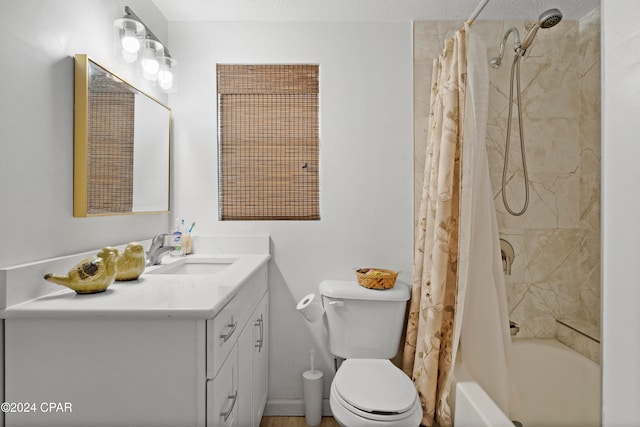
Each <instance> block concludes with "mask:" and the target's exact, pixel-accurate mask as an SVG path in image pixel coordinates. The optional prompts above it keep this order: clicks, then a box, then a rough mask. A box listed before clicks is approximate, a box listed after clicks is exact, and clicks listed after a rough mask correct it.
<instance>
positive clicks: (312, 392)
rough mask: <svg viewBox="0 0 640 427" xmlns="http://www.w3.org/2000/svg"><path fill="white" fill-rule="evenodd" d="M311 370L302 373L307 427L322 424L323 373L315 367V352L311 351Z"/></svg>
mask: <svg viewBox="0 0 640 427" xmlns="http://www.w3.org/2000/svg"><path fill="white" fill-rule="evenodd" d="M310 353H311V369H309V370H308V371H304V372H303V373H302V383H303V390H302V391H303V394H304V417H305V421H306V423H307V425H309V426H311V427H315V426H319V425H320V423H322V371H318V370H317V369H315V366H314V359H315V350H313V349H312V350H311V351H310Z"/></svg>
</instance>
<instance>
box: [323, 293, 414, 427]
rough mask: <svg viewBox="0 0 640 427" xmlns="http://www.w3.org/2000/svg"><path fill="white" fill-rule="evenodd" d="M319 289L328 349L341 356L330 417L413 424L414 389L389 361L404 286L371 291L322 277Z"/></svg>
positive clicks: (346, 423)
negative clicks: (331, 415) (323, 279)
mask: <svg viewBox="0 0 640 427" xmlns="http://www.w3.org/2000/svg"><path fill="white" fill-rule="evenodd" d="M319 288H320V289H319V290H320V294H321V295H322V305H323V308H324V310H325V326H326V331H327V338H328V344H329V351H330V352H331V354H333V355H334V356H335V357H336V358H337V359H339V360H343V362H342V364H341V365H340V367H339V368H338V370H337V372H336V375H335V376H334V379H333V382H332V383H331V391H330V393H329V404H330V406H331V412H332V413H333V417H334V418H335V420H336V421H337V422H338V424H340V425H341V426H343V427H376V426H379V427H418V426H419V425H420V422H421V421H422V407H421V405H420V399H419V397H418V392H417V391H416V388H415V386H414V385H413V382H412V381H411V379H410V378H409V377H408V376H407V375H406V374H405V373H404V372H402V371H401V370H400V369H398V368H397V367H396V366H394V365H393V364H392V363H391V362H390V361H389V359H390V358H392V357H393V356H395V354H396V353H397V352H398V348H399V344H400V338H401V335H402V326H403V323H404V319H405V317H404V314H405V310H406V306H407V301H408V300H409V297H410V289H409V286H408V285H406V284H404V283H396V284H395V286H394V287H393V288H391V289H386V290H374V289H367V288H364V287H362V286H359V285H358V283H356V282H353V281H339V280H325V281H323V282H322V283H320V287H319Z"/></svg>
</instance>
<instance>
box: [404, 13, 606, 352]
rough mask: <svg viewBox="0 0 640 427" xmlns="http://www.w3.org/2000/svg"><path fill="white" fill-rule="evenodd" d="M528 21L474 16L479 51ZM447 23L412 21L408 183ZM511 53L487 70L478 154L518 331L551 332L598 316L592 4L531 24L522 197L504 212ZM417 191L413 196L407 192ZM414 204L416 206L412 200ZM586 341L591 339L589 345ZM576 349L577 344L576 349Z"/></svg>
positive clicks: (514, 173)
mask: <svg viewBox="0 0 640 427" xmlns="http://www.w3.org/2000/svg"><path fill="white" fill-rule="evenodd" d="M531 24H532V22H529V21H522V20H519V21H516V20H509V21H495V20H492V21H483V20H480V21H477V22H476V23H474V25H473V29H472V30H473V31H477V32H478V33H479V34H480V36H481V37H482V39H483V40H484V42H485V45H486V47H487V57H488V58H490V57H493V56H495V55H496V54H497V49H498V44H497V43H499V40H500V39H501V37H502V34H503V33H504V31H505V30H506V29H507V28H509V27H511V26H515V27H517V28H519V29H522V28H529V27H530V26H531ZM457 26H459V23H457V22H454V21H439V22H416V23H415V24H414V40H415V44H414V50H415V56H414V58H415V59H414V76H415V85H414V91H415V93H414V99H415V101H414V102H415V109H414V111H415V116H414V123H415V129H416V132H415V156H416V157H415V161H414V163H415V183H416V184H414V188H421V185H420V184H421V182H420V180H421V179H422V176H423V172H422V171H423V169H424V165H423V163H424V150H425V147H426V135H427V128H428V123H427V118H428V117H429V114H428V108H429V86H430V79H431V77H430V72H431V65H430V64H431V59H432V58H433V57H434V56H435V55H438V54H440V51H441V49H442V40H443V39H444V37H445V34H446V33H447V31H448V30H450V29H455V28H456V27H457ZM511 58H512V56H511V55H507V56H506V58H505V61H504V63H503V65H502V67H501V68H500V69H498V70H494V69H492V68H491V69H490V70H489V77H490V88H489V119H488V126H487V152H488V158H489V169H490V173H491V182H492V187H493V189H494V195H495V197H494V203H495V207H496V212H497V217H498V226H499V228H500V235H501V236H500V237H502V238H504V239H506V240H507V241H509V243H511V245H512V246H513V248H514V250H515V258H514V259H513V264H512V266H511V274H510V275H508V276H505V281H506V285H507V299H508V305H509V312H510V318H511V320H514V321H516V322H518V323H519V325H520V333H519V334H518V337H538V338H544V337H556V336H557V335H559V333H560V331H559V328H558V324H557V323H556V319H579V320H580V321H582V323H583V324H585V325H592V326H594V327H595V328H598V327H599V323H600V226H599V218H600V208H599V201H600V172H599V169H600V85H599V82H600V11H599V9H596V10H594V11H593V12H591V13H590V14H588V15H587V16H585V17H583V18H582V19H580V20H579V21H569V20H563V21H562V22H560V23H559V24H558V25H557V26H556V27H553V28H549V29H545V30H541V31H539V32H538V34H537V36H536V40H535V41H534V43H533V45H532V46H531V48H530V49H529V51H528V52H527V55H526V56H525V58H524V59H523V61H522V63H521V72H522V76H521V77H522V87H523V94H522V96H523V118H524V126H525V129H524V133H525V146H526V152H527V165H528V170H529V177H530V189H531V202H530V205H529V209H528V211H527V212H526V213H525V214H524V215H523V216H521V217H513V216H511V215H508V214H507V213H506V211H505V208H504V206H503V203H502V196H501V194H500V188H501V175H502V165H503V158H504V145H505V132H506V121H507V119H506V116H507V106H508V94H509V79H510V71H511ZM511 139H512V140H511V147H512V151H511V158H510V159H509V162H510V163H509V172H510V176H509V179H510V182H509V184H508V187H507V192H508V198H509V200H510V201H511V203H512V204H514V205H515V206H521V204H522V202H523V194H524V193H523V188H522V172H521V170H522V168H521V166H520V163H519V162H520V152H519V151H520V149H519V140H518V134H517V126H515V128H514V129H513V132H512V135H511ZM419 196H420V194H419V192H416V193H415V194H414V198H415V200H417V198H418V197H419ZM415 206H418V204H417V202H416V203H415ZM594 344H595V343H594ZM577 348H581V347H577Z"/></svg>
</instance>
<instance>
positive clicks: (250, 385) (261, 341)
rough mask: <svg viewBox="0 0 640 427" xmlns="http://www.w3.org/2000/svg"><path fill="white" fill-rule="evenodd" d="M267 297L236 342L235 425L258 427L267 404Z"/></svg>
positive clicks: (264, 297)
mask: <svg viewBox="0 0 640 427" xmlns="http://www.w3.org/2000/svg"><path fill="white" fill-rule="evenodd" d="M268 301H269V293H268V292H267V293H266V294H265V295H264V296H263V298H262V299H261V300H260V303H259V304H258V305H257V307H256V309H255V311H254V312H253V313H252V314H251V317H250V318H249V321H248V322H247V325H246V327H245V328H244V330H243V331H242V333H241V334H240V337H239V338H238V363H239V365H238V366H239V372H238V378H239V388H240V394H239V395H238V405H239V414H238V425H239V426H242V427H259V426H260V418H261V417H262V411H263V410H264V405H265V403H266V401H267V391H268V390H267V368H268V366H267V361H268V359H267V354H268V345H267V343H268V330H269V329H268V315H269V311H268V310H269V307H268Z"/></svg>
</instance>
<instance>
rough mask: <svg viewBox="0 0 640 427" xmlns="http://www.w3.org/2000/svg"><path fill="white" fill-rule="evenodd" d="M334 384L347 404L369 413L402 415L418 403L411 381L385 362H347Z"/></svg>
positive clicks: (353, 360) (371, 360) (382, 360)
mask: <svg viewBox="0 0 640 427" xmlns="http://www.w3.org/2000/svg"><path fill="white" fill-rule="evenodd" d="M333 382H334V385H335V390H336V391H337V392H338V394H340V397H342V399H343V400H344V401H346V402H347V403H348V404H350V405H352V406H354V407H355V408H357V409H360V410H362V411H365V412H369V413H376V414H400V413H403V412H406V411H408V410H409V409H411V408H412V406H413V405H414V404H415V402H416V389H415V387H414V386H413V382H412V381H411V379H409V377H408V376H407V375H406V374H405V373H404V372H402V371H401V370H400V369H398V368H397V367H395V366H394V365H393V364H392V363H391V362H390V361H389V360H386V359H347V360H345V361H344V362H343V363H342V365H341V366H340V369H338V372H337V373H336V376H335V377H334V379H333Z"/></svg>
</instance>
